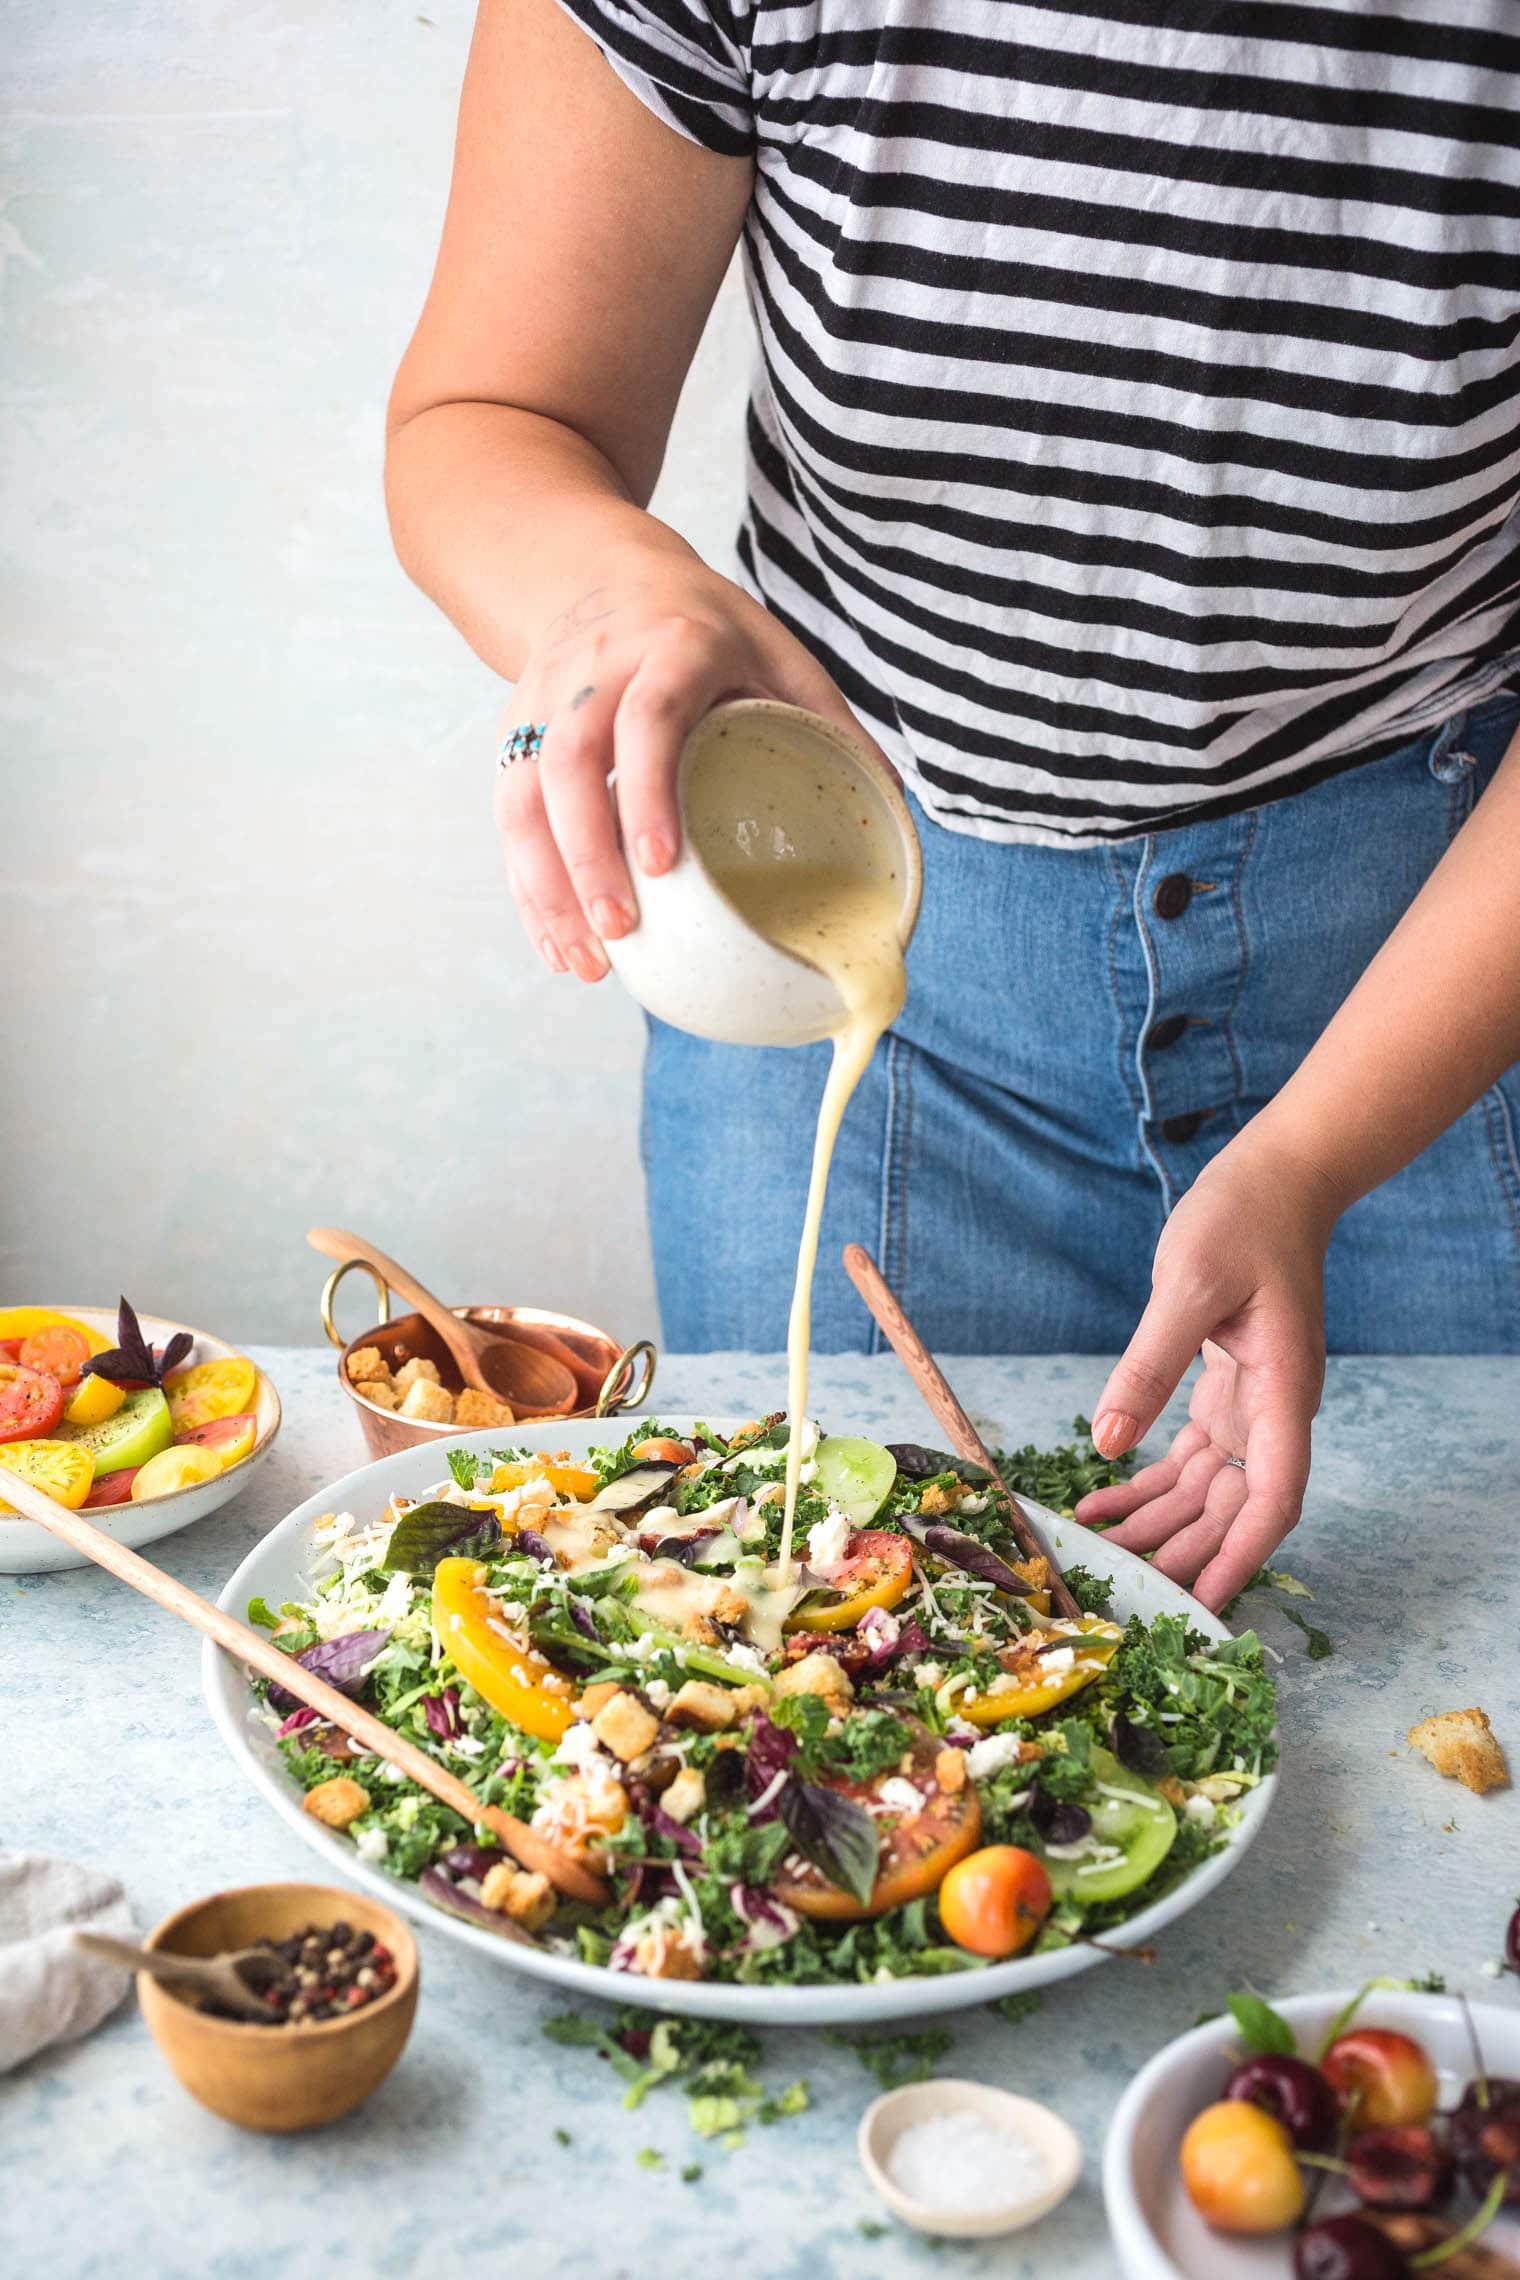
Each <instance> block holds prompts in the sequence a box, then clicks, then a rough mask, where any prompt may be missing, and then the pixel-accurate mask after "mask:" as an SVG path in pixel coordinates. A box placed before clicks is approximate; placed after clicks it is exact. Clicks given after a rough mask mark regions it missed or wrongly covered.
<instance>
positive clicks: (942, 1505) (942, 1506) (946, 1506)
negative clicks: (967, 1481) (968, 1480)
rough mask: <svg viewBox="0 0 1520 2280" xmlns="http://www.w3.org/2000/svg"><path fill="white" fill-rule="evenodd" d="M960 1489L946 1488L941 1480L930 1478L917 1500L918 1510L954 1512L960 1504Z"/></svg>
mask: <svg viewBox="0 0 1520 2280" xmlns="http://www.w3.org/2000/svg"><path fill="white" fill-rule="evenodd" d="M960 1501H961V1497H960V1490H959V1489H956V1488H946V1487H945V1486H944V1485H943V1483H942V1482H940V1481H933V1480H931V1481H930V1483H929V1485H928V1487H927V1488H926V1489H925V1490H924V1493H923V1495H922V1496H921V1497H920V1498H919V1500H918V1509H919V1511H920V1512H928V1513H931V1514H932V1513H936V1512H954V1511H957V1510H958V1509H959V1506H960Z"/></svg>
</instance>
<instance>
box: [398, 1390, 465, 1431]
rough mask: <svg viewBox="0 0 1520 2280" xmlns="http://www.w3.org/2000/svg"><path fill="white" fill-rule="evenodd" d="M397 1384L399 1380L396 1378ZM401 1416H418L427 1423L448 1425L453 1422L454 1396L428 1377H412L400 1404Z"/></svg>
mask: <svg viewBox="0 0 1520 2280" xmlns="http://www.w3.org/2000/svg"><path fill="white" fill-rule="evenodd" d="M396 1383H397V1384H398V1385H399V1384H400V1383H401V1380H400V1379H399V1378H397V1380H396ZM401 1415H402V1416H403V1417H420V1418H423V1419H425V1421H426V1422H427V1423H428V1424H429V1425H448V1424H451V1423H452V1422H453V1417H454V1396H453V1395H452V1394H451V1393H447V1392H445V1390H444V1388H443V1387H442V1386H441V1385H434V1384H433V1382H432V1380H431V1379H429V1378H413V1380H412V1382H411V1384H410V1385H409V1386H408V1387H407V1389H406V1399H405V1400H404V1401H403V1402H402V1404H401Z"/></svg>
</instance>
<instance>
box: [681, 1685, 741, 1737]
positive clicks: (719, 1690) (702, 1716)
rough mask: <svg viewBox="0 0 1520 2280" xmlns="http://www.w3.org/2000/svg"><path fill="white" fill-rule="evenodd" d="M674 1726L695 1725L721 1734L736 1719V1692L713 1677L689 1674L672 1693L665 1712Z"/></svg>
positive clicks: (702, 1732)
mask: <svg viewBox="0 0 1520 2280" xmlns="http://www.w3.org/2000/svg"><path fill="white" fill-rule="evenodd" d="M665 1716H666V1718H667V1719H668V1720H669V1722H670V1724H671V1725H672V1726H694V1727H695V1728H696V1730H697V1732H698V1733H699V1734H721V1733H722V1732H723V1730H724V1728H725V1727H728V1726H731V1725H732V1724H733V1722H734V1717H735V1711H734V1703H733V1695H732V1694H731V1692H730V1690H729V1689H728V1687H726V1686H715V1685H714V1684H713V1683H712V1681H711V1680H710V1679H705V1678H689V1679H687V1681H686V1683H685V1685H684V1686H682V1687H681V1688H679V1690H678V1691H677V1692H676V1693H675V1694H673V1695H672V1696H671V1699H670V1703H669V1706H668V1708H667V1709H666V1712H665Z"/></svg>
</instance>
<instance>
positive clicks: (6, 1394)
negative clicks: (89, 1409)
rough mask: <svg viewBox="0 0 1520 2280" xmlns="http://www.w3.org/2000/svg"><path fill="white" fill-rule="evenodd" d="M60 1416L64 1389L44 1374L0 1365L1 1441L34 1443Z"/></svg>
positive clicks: (17, 1365)
mask: <svg viewBox="0 0 1520 2280" xmlns="http://www.w3.org/2000/svg"><path fill="white" fill-rule="evenodd" d="M62 1415H63V1387H62V1386H61V1385H60V1384H59V1383H58V1380H57V1379H56V1378H55V1377H49V1376H48V1374H47V1372H46V1371H45V1370H29V1369H28V1368H27V1367H26V1365H25V1364H24V1363H23V1362H0V1441H35V1440H36V1439H37V1438H38V1437H39V1435H41V1434H44V1433H51V1432H52V1430H53V1427H54V1426H55V1425H56V1424H57V1422H58V1420H59V1418H60V1417H61V1416H62Z"/></svg>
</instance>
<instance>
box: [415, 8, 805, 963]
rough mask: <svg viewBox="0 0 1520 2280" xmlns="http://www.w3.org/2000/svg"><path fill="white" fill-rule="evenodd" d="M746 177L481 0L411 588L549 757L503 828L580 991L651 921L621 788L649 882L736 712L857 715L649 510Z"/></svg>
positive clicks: (531, 904)
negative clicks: (694, 771)
mask: <svg viewBox="0 0 1520 2280" xmlns="http://www.w3.org/2000/svg"><path fill="white" fill-rule="evenodd" d="M751 177H752V169H751V167H750V163H749V161H748V160H745V159H734V158H729V157H720V156H718V155H717V154H715V153H714V152H712V151H708V150H704V149H701V148H700V147H698V146H697V145H696V144H694V143H690V142H687V141H686V140H684V139H683V138H682V137H681V136H680V135H678V134H676V133H675V132H674V130H673V129H671V128H669V127H667V126H665V125H664V124H663V123H662V122H661V121H660V120H658V119H656V118H655V117H654V116H653V114H652V113H651V112H649V111H648V110H647V109H646V108H645V107H644V105H643V104H642V103H640V102H639V101H638V99H637V97H635V96H634V95H632V94H631V93H630V92H629V91H628V89H627V88H625V87H624V86H623V84H622V82H621V81H620V80H619V79H618V78H617V76H616V74H615V73H614V72H613V71H612V69H611V67H610V66H609V65H608V64H607V63H606V62H605V61H604V59H603V57H602V56H601V54H600V53H599V52H598V50H597V48H596V47H595V45H594V44H593V42H592V41H591V40H590V39H589V38H588V37H587V35H586V34H585V33H584V32H583V31H581V30H580V29H579V28H578V27H577V26H576V25H575V24H573V23H572V22H571V21H570V20H569V19H568V18H567V17H566V16H565V15H563V14H562V13H561V11H560V9H559V8H558V7H557V6H556V5H555V0H484V4H483V6H482V7H481V10H480V15H479V19H478V21H477V24H476V30H475V39H474V43H473V45H472V48H471V51H470V61H469V67H468V70H467V73H466V77H465V85H464V94H463V98H462V101H461V105H460V115H459V132H458V139H457V144H456V150H455V166H454V181H453V187H452V190H451V193H450V197H449V205H448V213H447V216H446V219H445V222H444V229H443V240H442V244H441V247H440V250H439V255H438V264H437V268H436V271H435V273H434V277H433V282H432V287H431V290H430V291H429V294H428V297H427V303H426V306H425V307H424V309H423V312H422V317H421V320H420V322H419V324H418V327H417V331H416V334H415V336H414V338H413V340H412V343H411V346H410V347H409V348H408V350H407V352H406V356H405V358H404V359H403V361H402V365H401V369H400V371H399V372H398V374H397V377H396V383H395V389H394V392H393V395H392V400H391V409H390V421H389V449H388V454H387V466H386V488H387V498H388V501H389V506H390V514H391V527H392V530H393V533H394V536H395V542H396V549H397V552H398V554H399V555H400V558H401V560H402V562H403V564H404V565H405V567H406V569H407V570H408V571H409V572H410V574H411V576H412V577H413V578H414V579H415V580H416V581H417V583H418V584H419V585H420V586H421V587H423V589H424V590H425V591H426V592H427V593H429V594H431V595H432V596H433V598H434V600H435V601H437V602H438V603H439V605H440V606H441V607H442V608H443V609H444V610H446V611H447V613H448V615H449V616H450V617H451V618H452V619H453V620H454V623H455V624H456V625H457V626H458V627H459V629H460V631H461V632H462V633H463V634H464V635H465V637H466V639H467V640H468V641H469V642H470V643H471V644H472V646H473V647H474V648H475V649H476V650H477V651H478V652H479V654H480V655H481V656H482V657H483V658H484V659H485V661H486V663H487V664H488V665H491V666H493V667H494V668H495V670H496V671H497V672H499V673H501V674H502V675H503V676H504V677H506V678H507V679H510V680H513V681H515V682H516V683H517V688H516V692H515V697H514V703H513V707H512V714H513V718H514V719H519V720H547V721H549V723H550V733H549V736H548V737H547V739H546V741H545V745H544V752H543V757H542V759H541V760H540V761H539V762H537V763H532V762H528V763H523V764H519V765H517V766H514V767H512V768H510V769H507V770H505V771H504V772H503V774H502V777H501V780H500V783H499V786H498V791H497V819H498V824H499V826H500V829H501V832H502V839H503V845H504V848H505V851H506V857H507V870H508V876H509V879H510V880H511V883H512V887H513V892H514V894H515V895H516V897H517V901H518V905H519V909H520V911H521V913H522V917H523V922H524V924H525V926H526V927H527V928H528V931H529V935H530V938H531V939H532V941H533V942H534V945H535V947H536V948H538V950H539V951H540V954H541V955H542V956H543V958H544V959H545V962H546V963H547V964H549V965H550V966H551V967H552V968H554V969H555V970H556V971H558V972H563V971H564V970H565V968H566V966H567V965H568V966H570V967H573V969H574V970H575V972H577V973H578V974H579V975H580V976H581V978H582V979H583V980H586V981H594V980H596V979H598V978H599V977H600V975H601V974H603V973H604V972H605V971H606V960H605V957H604V955H603V953H602V949H601V944H600V942H599V940H598V939H597V937H598V935H599V934H611V935H616V934H619V933H622V932H625V931H626V929H627V927H628V926H629V925H630V924H631V923H632V908H631V897H630V889H629V884H628V877H627V872H626V870H625V868H624V865H623V860H622V856H621V854H620V852H619V848H618V844H617V836H616V833H615V831H614V828H613V819H612V814H611V809H610V806H609V802H608V799H607V792H606V780H607V775H608V772H609V770H610V769H611V767H612V765H613V762H614V759H615V760H616V763H617V769H618V798H619V805H620V809H621V813H622V819H623V828H624V836H625V838H626V839H627V841H628V843H629V844H630V845H631V846H633V847H634V848H635V849H636V850H637V851H638V856H639V860H640V863H641V866H642V868H643V869H645V870H646V871H650V872H657V871H660V870H663V869H665V868H667V867H668V865H669V864H670V863H671V862H673V861H674V859H675V855H676V851H677V844H678V840H677V829H676V820H675V808H674V800H673V796H672V790H671V785H672V780H673V774H674V767H675V760H676V757H677V755H678V754H679V751H680V747H681V743H682V740H683V738H684V735H685V732H686V730H687V728H688V727H690V725H691V724H692V722H693V721H694V720H696V719H697V718H698V717H699V716H700V715H701V714H702V713H703V712H705V711H706V710H707V709H708V707H709V706H711V705H712V704H714V703H716V702H717V701H718V700H719V699H720V698H722V697H724V696H729V695H740V694H743V695H770V696H784V697H789V698H791V699H792V701H794V702H796V703H801V704H810V705H812V706H814V708H815V709H819V710H823V711H825V712H829V713H831V714H833V715H834V716H835V717H836V718H843V719H845V720H848V719H849V717H850V716H849V712H848V708H847V707H846V706H845V704H844V700H843V699H842V698H841V697H840V695H839V693H838V691H837V690H836V689H835V688H834V686H833V684H832V682H831V681H830V680H829V679H828V677H827V675H826V674H824V673H823V672H822V671H821V669H820V668H819V667H818V666H817V665H816V664H815V663H814V662H813V660H812V659H811V658H810V657H808V655H807V654H806V652H805V651H804V650H803V649H802V648H801V647H800V646H799V644H797V643H796V642H795V641H793V640H792V638H791V636H790V635H789V634H787V633H786V632H785V631H784V630H783V629H782V628H781V627H780V626H778V625H777V624H776V623H775V621H774V620H773V619H772V618H770V617H769V616H768V615H767V614H766V612H765V611H764V610H762V609H761V608H759V606H758V605H757V604H756V603H755V602H753V601H751V600H750V599H749V598H748V596H746V595H745V594H743V593H741V592H740V590H739V589H738V588H737V587H736V586H734V585H732V584H731V583H730V582H729V581H728V580H727V579H725V578H720V577H718V576H717V575H716V574H715V573H714V572H713V571H711V570H709V569H708V568H707V567H706V565H705V564H704V563H703V562H702V561H701V559H700V558H699V557H698V556H697V555H696V554H695V553H694V552H693V550H692V549H691V548H690V547H689V546H687V545H686V543H685V542H684V540H682V539H680V538H679V537H677V535H676V533H675V532H674V531H672V530H670V529H668V528H667V527H666V526H665V525H664V524H663V523H660V522H657V521H656V520H655V519H654V517H653V516H652V515H649V514H648V513H646V512H645V505H646V502H647V501H648V499H649V496H650V494H651V492H652V491H653V489H654V485H655V480H656V477H657V476H658V474H659V469H660V460H661V457H662V455H663V452H664V449H665V442H666V437H667V435H668V433H669V430H670V422H671V419H672V416H673V414H674V411H675V406H676V400H677V397H678V396H679V394H680V390H681V384H682V381H683V380H684V378H685V375H686V370H687V367H688V365H689V364H690V361H691V358H692V355H693V352H694V350H695V348H696V345H697V342H698V340H699V338H700V336H701V332H702V326H703V323H704V322H705V320H706V317H707V313H708V310H709V308H710V307H711V305H712V301H713V297H714V295H715V294H716V292H717V289H718V286H719V284H720V283H721V281H722V277H723V273H724V270H725V268H726V267H727V264H728V261H729V257H730V255H731V254H732V252H733V249H734V245H735V243H736V241H737V239H738V235H739V231H740V229H741V227H742V225H743V219H744V214H745V210H746V207H747V205H748V201H749V195H750V185H751Z"/></svg>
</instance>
